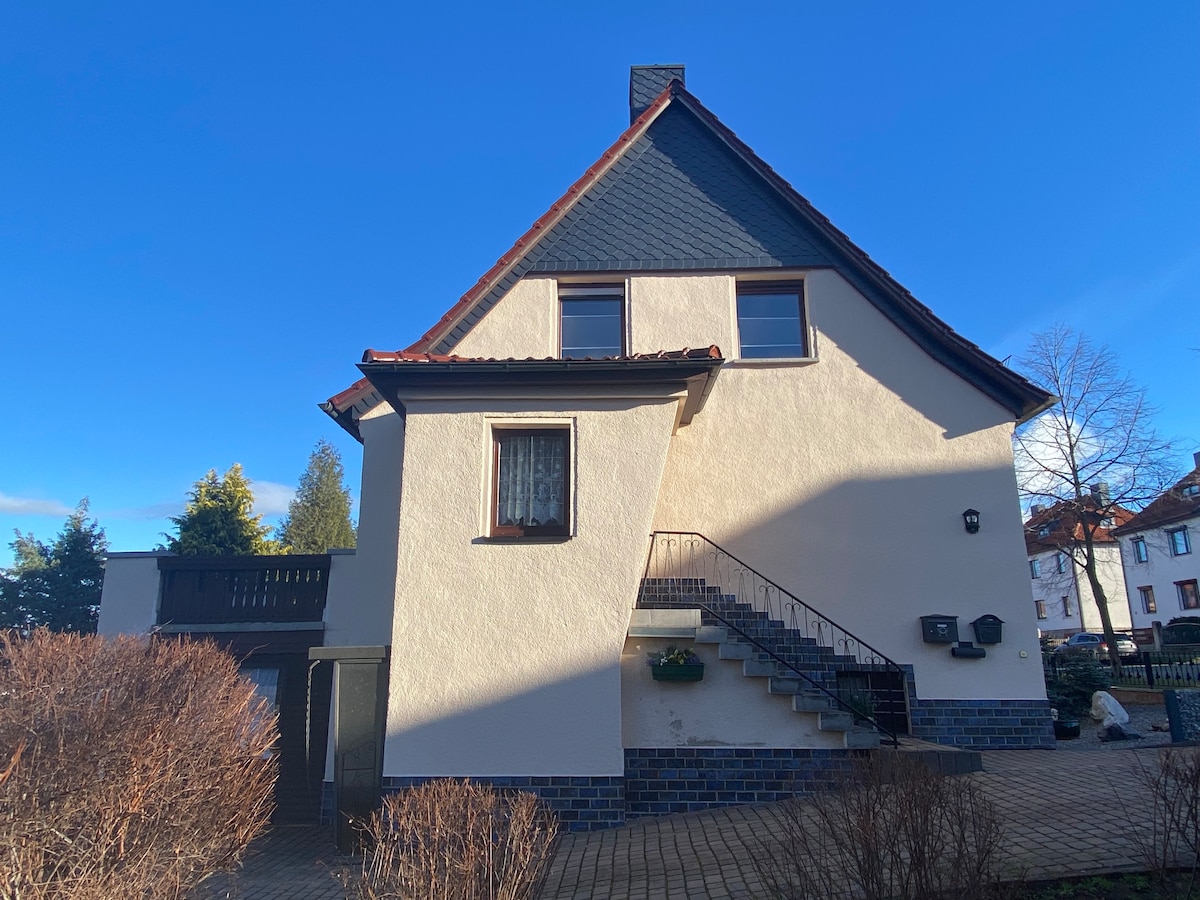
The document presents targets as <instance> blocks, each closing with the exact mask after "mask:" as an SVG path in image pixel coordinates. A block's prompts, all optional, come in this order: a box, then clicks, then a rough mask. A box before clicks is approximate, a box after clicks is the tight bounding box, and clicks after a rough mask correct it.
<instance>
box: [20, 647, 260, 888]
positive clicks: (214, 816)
mask: <svg viewBox="0 0 1200 900" xmlns="http://www.w3.org/2000/svg"><path fill="white" fill-rule="evenodd" d="M274 741H275V724H274V717H273V716H272V715H270V713H269V711H268V710H267V709H266V708H265V707H264V704H263V703H262V701H261V700H259V699H258V698H257V697H256V695H255V694H254V691H253V688H252V687H251V685H250V683H249V682H248V681H246V680H244V679H242V678H240V677H239V676H238V671H237V664H236V663H235V662H234V660H233V659H232V658H231V657H230V656H228V655H227V654H225V653H223V652H222V651H220V650H218V649H217V648H216V646H214V645H213V644H212V643H196V642H190V641H184V640H166V639H149V638H145V639H138V638H116V639H111V638H110V639H105V638H99V637H80V636H77V635H65V634H51V633H49V632H46V631H38V632H35V633H34V634H32V635H31V636H30V637H29V638H28V639H25V640H22V639H17V638H11V637H10V638H4V637H0V898H2V900H100V898H104V900H113V898H150V897H154V898H167V900H171V898H178V897H181V896H182V895H183V894H184V893H186V892H187V891H188V890H189V889H190V888H192V887H194V886H195V885H196V884H199V883H200V882H201V881H203V880H204V879H205V878H206V877H208V876H209V875H212V874H214V873H215V872H217V871H219V870H221V869H223V868H226V867H228V866H231V865H233V864H235V863H236V862H237V861H238V860H239V859H240V857H241V855H242V853H243V851H244V850H245V848H246V845H247V844H248V843H249V842H250V840H251V838H253V837H254V836H255V835H257V834H258V833H259V832H260V831H262V829H263V828H264V827H265V825H266V823H267V820H268V817H269V815H270V807H271V792H272V786H273V784H274V778H275V766H274V763H273V762H271V761H270V760H269V759H268V758H267V756H268V755H269V754H268V751H269V749H270V747H271V745H272V744H273V743H274Z"/></svg>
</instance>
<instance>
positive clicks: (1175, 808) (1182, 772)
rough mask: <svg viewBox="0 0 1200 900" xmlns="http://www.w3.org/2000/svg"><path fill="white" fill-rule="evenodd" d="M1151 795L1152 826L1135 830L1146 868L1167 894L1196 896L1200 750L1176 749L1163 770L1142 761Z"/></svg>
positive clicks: (1140, 770)
mask: <svg viewBox="0 0 1200 900" xmlns="http://www.w3.org/2000/svg"><path fill="white" fill-rule="evenodd" d="M1136 771H1137V775H1138V778H1139V780H1140V781H1141V783H1142V785H1143V786H1144V787H1145V788H1146V791H1147V794H1148V796H1149V797H1150V801H1151V809H1150V818H1149V821H1148V822H1143V823H1141V824H1140V827H1138V828H1136V829H1133V835H1134V839H1135V840H1136V841H1137V842H1138V845H1139V848H1140V849H1141V851H1142V858H1143V859H1144V860H1145V862H1146V867H1147V868H1148V869H1149V870H1150V871H1151V872H1152V873H1154V875H1155V876H1156V877H1157V879H1158V881H1159V883H1160V886H1161V891H1162V894H1163V896H1164V897H1165V896H1173V897H1193V896H1195V893H1194V890H1195V888H1196V886H1197V884H1198V880H1197V878H1198V876H1200V750H1196V749H1195V748H1193V747H1187V748H1184V747H1171V748H1168V749H1166V750H1162V751H1160V752H1159V754H1158V764H1157V766H1150V765H1146V764H1145V763H1143V762H1142V761H1141V760H1140V759H1139V760H1138V761H1137V770H1136Z"/></svg>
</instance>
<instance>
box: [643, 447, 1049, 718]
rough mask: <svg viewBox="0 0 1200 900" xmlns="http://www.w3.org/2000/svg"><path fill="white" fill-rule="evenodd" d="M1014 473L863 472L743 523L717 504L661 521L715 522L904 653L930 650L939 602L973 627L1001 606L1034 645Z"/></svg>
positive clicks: (821, 607) (724, 536)
mask: <svg viewBox="0 0 1200 900" xmlns="http://www.w3.org/2000/svg"><path fill="white" fill-rule="evenodd" d="M800 464H802V463H798V465H800ZM715 477H716V476H715V473H702V474H701V475H700V478H701V479H702V480H707V479H711V478H715ZM1011 484H1012V474H1011V472H1010V471H1008V470H1002V469H981V470H972V471H964V472H942V473H937V474H922V475H913V476H904V477H894V478H856V479H852V480H849V481H845V482H843V483H841V484H838V485H836V486H834V487H832V488H829V489H828V490H825V491H822V492H819V493H816V494H815V495H814V496H812V497H810V498H808V499H806V500H804V501H803V502H800V503H797V504H795V505H793V506H791V507H785V508H782V509H781V510H779V511H777V512H776V513H775V514H774V515H772V516H771V517H770V518H769V519H768V520H765V521H761V522H758V523H754V524H749V525H745V526H742V527H738V526H737V525H736V524H729V525H727V524H725V522H724V521H722V520H721V516H722V515H723V514H722V512H721V511H720V509H715V508H714V507H713V506H711V505H710V506H706V507H703V508H701V507H692V508H700V509H701V513H700V515H699V516H696V515H694V514H693V513H691V512H683V513H680V514H678V515H671V514H664V513H660V514H659V518H658V522H659V525H658V526H657V527H658V528H659V529H660V530H677V531H698V532H702V533H704V534H705V535H706V536H707V537H708V538H710V539H711V540H712V541H714V542H716V543H717V544H718V545H720V546H721V547H723V548H724V549H725V550H727V551H728V552H730V553H732V554H733V555H735V556H737V557H738V558H740V559H741V560H742V561H743V562H745V563H746V564H747V565H748V566H750V567H751V568H753V569H756V570H757V571H758V572H759V573H760V574H761V575H763V576H765V577H766V578H769V579H771V580H772V581H774V582H775V583H776V584H778V585H780V586H781V587H783V588H784V589H785V590H787V591H790V592H791V593H792V594H794V595H795V596H796V597H798V598H799V599H800V600H802V601H803V602H805V603H807V604H808V605H810V606H812V607H814V608H815V609H817V610H818V611H820V612H822V613H825V614H826V615H828V616H830V617H832V618H833V619H834V620H835V621H837V622H838V623H839V624H840V625H842V626H844V627H845V628H847V629H849V630H850V631H851V632H855V633H856V634H858V635H859V636H861V637H862V638H863V639H864V640H866V641H867V642H869V643H872V644H874V645H875V646H876V647H877V648H878V649H879V650H881V651H883V652H884V653H885V654H887V655H888V656H891V657H893V658H894V659H896V660H897V661H898V662H901V663H913V662H917V661H918V660H917V658H916V657H919V656H920V654H923V653H927V652H929V651H928V647H929V646H930V645H923V644H922V642H921V638H920V628H919V617H920V616H922V615H926V614H929V613H946V614H951V615H959V616H960V617H965V618H964V619H963V622H962V624H963V626H967V623H969V622H970V621H971V620H973V619H975V618H976V617H978V616H979V615H982V614H983V613H993V614H995V615H998V616H1000V618H1001V619H1003V620H1004V621H1005V623H1006V629H1005V642H1006V644H1007V645H1008V646H1010V647H1014V651H1015V646H1014V645H1015V644H1017V643H1021V644H1022V646H1024V644H1026V643H1027V644H1028V645H1029V647H1028V648H1026V649H1028V650H1029V651H1030V652H1033V651H1036V649H1037V637H1036V635H1037V624H1036V619H1035V617H1034V610H1033V604H1032V602H1031V593H1030V589H1029V579H1028V569H1027V568H1026V566H1025V548H1024V542H1023V538H1022V532H1021V520H1020V512H1019V508H1018V506H1017V499H1016V493H1015V488H1012V492H1011V493H1009V492H1008V491H1005V490H1002V489H1001V488H1002V486H1004V485H1011ZM753 501H754V498H753V497H744V498H741V499H740V500H739V502H738V505H737V506H736V507H733V506H731V507H729V508H728V512H729V514H730V517H731V518H732V516H733V515H737V516H739V517H740V518H742V519H743V520H744V519H745V518H746V516H747V508H748V507H749V506H750V505H751V504H752V503H753ZM968 508H974V509H977V510H979V511H980V513H981V527H980V530H979V532H978V533H977V534H968V533H967V532H966V530H965V527H964V523H963V518H962V513H963V511H964V510H966V509H968ZM724 587H728V586H724ZM966 630H967V631H969V627H968V628H966ZM969 637H970V635H969V634H966V633H964V634H963V635H962V639H963V640H967V639H969ZM1035 655H1036V654H1035ZM963 671H965V670H963ZM1038 679H1040V673H1038ZM1038 679H1033V677H1032V676H1030V683H1031V684H1033V682H1034V681H1036V680H1038ZM918 681H920V673H919V672H918ZM920 687H921V685H920V684H918V688H919V689H920ZM1035 687H1036V686H1035ZM922 693H923V694H924V695H925V696H929V694H928V693H925V692H922ZM1018 696H1019V694H1018Z"/></svg>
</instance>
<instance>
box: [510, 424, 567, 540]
mask: <svg viewBox="0 0 1200 900" xmlns="http://www.w3.org/2000/svg"><path fill="white" fill-rule="evenodd" d="M492 434H493V438H494V443H495V472H494V477H495V485H496V489H495V493H494V495H493V510H492V528H491V531H492V534H493V535H494V536H496V537H543V536H544V537H553V536H559V537H566V536H567V535H568V534H569V533H570V532H569V530H568V528H569V521H568V511H569V510H570V492H569V486H570V479H569V474H570V468H571V467H570V445H571V441H570V431H568V430H567V429H566V428H536V429H515V428H514V429H500V428H497V429H496V430H495V431H493V432H492Z"/></svg>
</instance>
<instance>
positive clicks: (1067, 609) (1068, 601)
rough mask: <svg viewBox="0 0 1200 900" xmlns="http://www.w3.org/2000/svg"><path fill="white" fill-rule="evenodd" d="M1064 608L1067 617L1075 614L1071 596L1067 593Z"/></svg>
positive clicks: (1063, 599)
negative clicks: (1072, 609)
mask: <svg viewBox="0 0 1200 900" xmlns="http://www.w3.org/2000/svg"><path fill="white" fill-rule="evenodd" d="M1062 608H1063V615H1064V616H1066V617H1067V618H1070V617H1071V616H1073V615H1075V614H1074V613H1073V612H1071V598H1070V597H1068V596H1067V595H1066V594H1063V598H1062Z"/></svg>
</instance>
